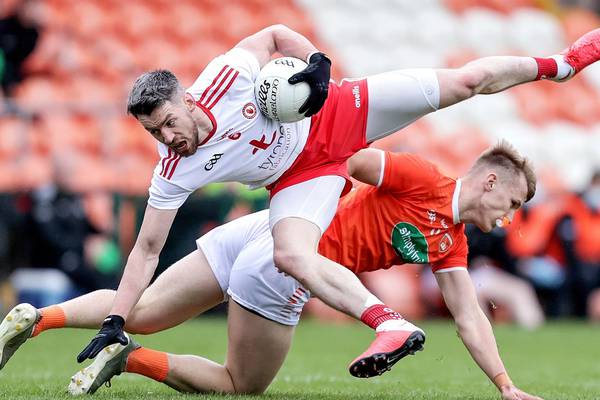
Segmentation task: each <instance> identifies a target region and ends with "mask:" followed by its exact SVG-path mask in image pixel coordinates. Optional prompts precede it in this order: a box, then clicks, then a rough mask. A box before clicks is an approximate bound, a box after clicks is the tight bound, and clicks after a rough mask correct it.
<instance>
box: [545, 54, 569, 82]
mask: <svg viewBox="0 0 600 400" xmlns="http://www.w3.org/2000/svg"><path fill="white" fill-rule="evenodd" d="M549 58H552V59H554V61H556V66H557V67H558V69H557V72H556V77H554V78H552V80H555V81H562V80H567V79H569V78H571V77H572V76H573V75H575V69H574V68H573V67H572V66H571V65H570V64H569V63H568V62H566V61H565V57H564V56H563V55H561V54H557V55H554V56H551V57H549Z"/></svg>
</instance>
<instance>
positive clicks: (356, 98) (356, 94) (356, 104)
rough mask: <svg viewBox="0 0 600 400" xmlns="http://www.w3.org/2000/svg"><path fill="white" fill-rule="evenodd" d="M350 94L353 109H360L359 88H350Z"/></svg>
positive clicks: (356, 86) (355, 86)
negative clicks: (352, 98)
mask: <svg viewBox="0 0 600 400" xmlns="http://www.w3.org/2000/svg"><path fill="white" fill-rule="evenodd" d="M352 94H353V95H354V107H356V108H360V87H358V85H354V86H353V87H352Z"/></svg>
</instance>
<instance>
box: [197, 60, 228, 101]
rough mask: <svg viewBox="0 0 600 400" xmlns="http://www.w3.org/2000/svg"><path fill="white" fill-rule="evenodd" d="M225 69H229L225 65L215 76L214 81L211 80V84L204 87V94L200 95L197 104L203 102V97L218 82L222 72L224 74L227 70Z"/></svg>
mask: <svg viewBox="0 0 600 400" xmlns="http://www.w3.org/2000/svg"><path fill="white" fill-rule="evenodd" d="M227 68H230V67H229V65H225V66H224V67H223V68H222V69H221V71H219V73H218V74H217V76H216V77H215V79H213V81H212V83H211V84H210V85H208V86H207V87H206V89H204V93H202V96H200V100H198V102H199V103H201V102H202V101H203V100H204V96H206V94H207V93H208V91H209V90H210V89H211V88H212V87H213V86H215V83H217V81H218V80H219V78H220V77H221V75H222V74H223V72H225V71H226V70H227Z"/></svg>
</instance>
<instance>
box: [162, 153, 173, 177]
mask: <svg viewBox="0 0 600 400" xmlns="http://www.w3.org/2000/svg"><path fill="white" fill-rule="evenodd" d="M169 157H171V149H170V148H169V154H168V156H167V157H163V159H162V168H161V170H160V176H162V174H163V172H165V161H167V158H169Z"/></svg>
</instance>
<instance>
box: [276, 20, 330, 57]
mask: <svg viewBox="0 0 600 400" xmlns="http://www.w3.org/2000/svg"><path fill="white" fill-rule="evenodd" d="M271 29H272V35H273V36H272V37H273V44H274V48H273V50H274V51H273V53H274V52H279V53H281V54H282V55H283V56H285V57H296V58H299V59H301V60H305V61H306V59H307V58H308V55H309V54H311V53H314V52H315V51H318V50H317V48H316V47H315V46H314V45H313V44H312V43H311V42H310V41H309V40H308V39H307V38H306V37H304V36H302V35H301V34H299V33H298V32H295V31H293V30H291V29H290V28H288V27H287V26H285V25H274V26H272V27H271ZM273 53H272V54H273Z"/></svg>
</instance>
